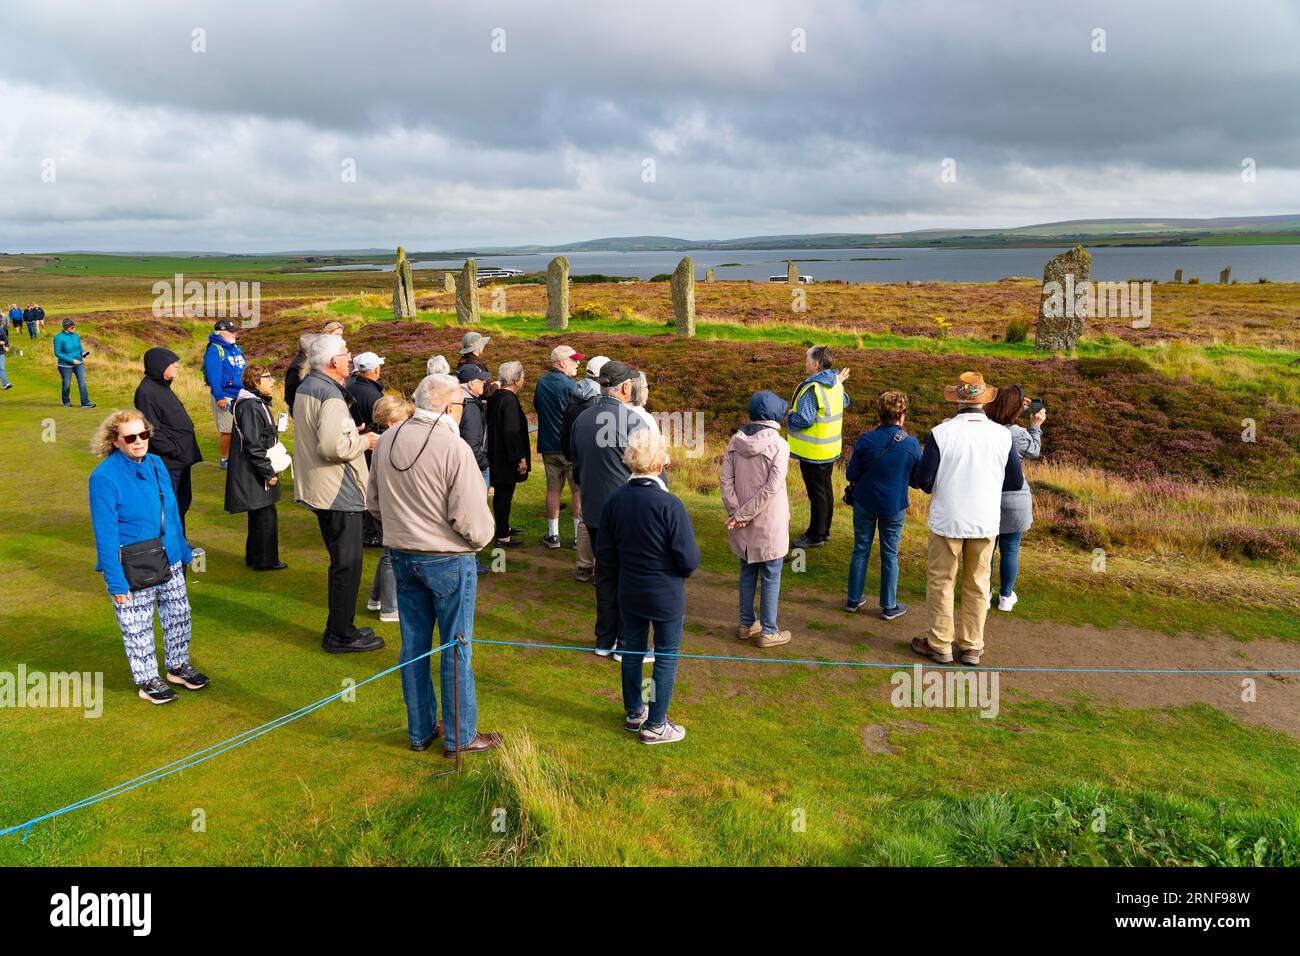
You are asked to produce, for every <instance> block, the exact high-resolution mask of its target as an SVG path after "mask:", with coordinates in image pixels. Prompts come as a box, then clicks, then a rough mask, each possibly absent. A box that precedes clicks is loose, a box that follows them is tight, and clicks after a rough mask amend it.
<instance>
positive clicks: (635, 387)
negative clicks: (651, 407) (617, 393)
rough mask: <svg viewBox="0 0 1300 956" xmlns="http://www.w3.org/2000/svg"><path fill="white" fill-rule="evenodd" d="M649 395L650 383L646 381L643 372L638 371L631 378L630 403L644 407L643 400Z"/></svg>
mask: <svg viewBox="0 0 1300 956" xmlns="http://www.w3.org/2000/svg"><path fill="white" fill-rule="evenodd" d="M649 395H650V383H649V382H647V381H646V377H645V372H639V373H638V374H637V377H636V378H634V379H632V404H633V405H636V406H637V407H638V408H645V400H646V399H647V398H648V397H649Z"/></svg>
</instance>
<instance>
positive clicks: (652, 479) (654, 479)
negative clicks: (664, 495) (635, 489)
mask: <svg viewBox="0 0 1300 956" xmlns="http://www.w3.org/2000/svg"><path fill="white" fill-rule="evenodd" d="M627 483H628V484H629V485H642V486H646V487H648V486H649V485H650V484H651V483H653V484H656V485H658V486H659V487H660V488H662V489H663V490H664V491H667V490H668V486H667V485H665V484H664V480H663V479H662V478H660V477H659V476H658V475H633V476H632V477H631V478H629V479H628V480H627Z"/></svg>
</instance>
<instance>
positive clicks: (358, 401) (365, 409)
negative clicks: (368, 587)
mask: <svg viewBox="0 0 1300 956" xmlns="http://www.w3.org/2000/svg"><path fill="white" fill-rule="evenodd" d="M383 364H384V360H383V359H382V358H380V357H379V356H378V355H376V354H375V353H374V352H362V353H361V354H360V355H358V356H357V357H356V358H354V359H353V360H352V369H353V371H352V375H351V377H350V378H349V379H348V384H347V392H348V394H349V395H351V396H352V404H351V406H350V410H351V412H352V420H353V421H354V422H356V423H357V431H359V432H361V433H362V434H364V433H366V432H373V431H374V430H375V402H377V401H379V400H380V399H381V398H383V397H384V390H383V388H382V387H381V386H380V384H379V369H380V367H381V366H382V365H383ZM370 454H371V453H370V452H366V467H367V468H368V467H370ZM361 542H362V544H364V545H365V546H366V547H367V548H382V547H383V546H384V530H383V526H382V525H381V524H380V523H379V522H378V521H376V520H375V518H374V516H373V515H372V514H370V512H368V511H366V512H363V513H362V515H361Z"/></svg>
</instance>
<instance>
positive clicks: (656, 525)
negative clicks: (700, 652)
mask: <svg viewBox="0 0 1300 956" xmlns="http://www.w3.org/2000/svg"><path fill="white" fill-rule="evenodd" d="M667 459H668V455H667V451H666V449H665V448H664V443H663V439H662V438H660V437H659V436H658V435H656V434H655V433H654V431H653V430H651V429H649V428H638V429H637V430H636V431H634V432H633V433H632V434H631V435H630V436H629V437H628V440H627V449H626V450H625V451H624V452H623V461H624V462H625V463H626V464H627V466H628V468H629V469H630V470H631V472H632V477H631V478H629V479H628V482H627V484H625V485H623V486H622V487H621V488H619V489H617V490H616V491H614V492H613V494H611V495H610V496H609V497H608V498H607V499H606V500H605V506H604V508H603V509H602V510H601V513H600V525H599V530H598V532H597V540H596V560H597V563H598V564H600V565H601V566H602V567H604V566H607V567H609V568H611V569H612V570H613V571H614V573H616V574H617V575H618V609H619V614H620V616H621V617H622V622H623V649H622V652H621V654H622V665H623V708H624V710H625V711H626V715H627V716H626V721H625V723H624V724H623V726H624V728H625V729H627V730H628V731H630V732H632V733H639V735H640V736H639V739H640V741H641V743H643V744H669V743H675V742H676V741H678V740H681V739H682V738H683V737H685V736H686V728H685V727H682V726H681V725H679V724H675V723H673V722H672V721H671V720H669V719H668V704H669V703H670V702H671V701H672V697H673V682H674V681H675V680H676V677H677V654H678V652H679V651H680V649H681V644H682V624H683V623H684V620H685V617H686V579H687V578H688V577H690V576H691V573H692V572H693V571H694V570H695V569H696V568H698V567H699V566H700V549H699V548H698V547H697V546H696V544H695V529H694V528H693V527H692V526H691V517H690V515H689V514H687V513H686V506H685V505H683V504H682V502H681V499H680V498H678V497H677V496H676V495H673V494H670V493H669V491H668V488H667V487H666V486H665V485H664V483H663V479H662V478H660V477H659V473H660V472H661V471H663V468H664V464H665V462H666V461H667ZM651 624H653V625H654V635H655V636H654V645H655V663H654V669H653V670H652V671H651V675H652V677H653V682H652V685H651V686H652V688H653V692H652V693H651V695H650V704H649V706H648V707H647V706H646V705H645V704H644V703H642V700H641V664H642V661H643V659H644V658H645V651H646V638H647V637H648V635H649V631H650V625H651Z"/></svg>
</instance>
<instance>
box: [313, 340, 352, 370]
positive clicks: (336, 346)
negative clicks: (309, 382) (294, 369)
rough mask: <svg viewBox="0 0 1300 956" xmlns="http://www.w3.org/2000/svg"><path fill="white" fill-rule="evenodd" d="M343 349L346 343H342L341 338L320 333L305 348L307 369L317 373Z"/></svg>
mask: <svg viewBox="0 0 1300 956" xmlns="http://www.w3.org/2000/svg"><path fill="white" fill-rule="evenodd" d="M345 348H347V343H346V342H344V341H343V336H341V335H327V334H326V333H324V332H322V333H321V334H320V335H318V336H316V337H315V338H314V339H312V340H311V343H310V344H309V345H308V346H307V367H308V368H310V369H311V370H312V371H313V372H319V371H320V370H321V369H323V368H325V366H327V365H329V364H330V360H331V359H333V358H334V357H335V356H336V355H338V354H339V353H340V352H342V351H343V350H344V349H345Z"/></svg>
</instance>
